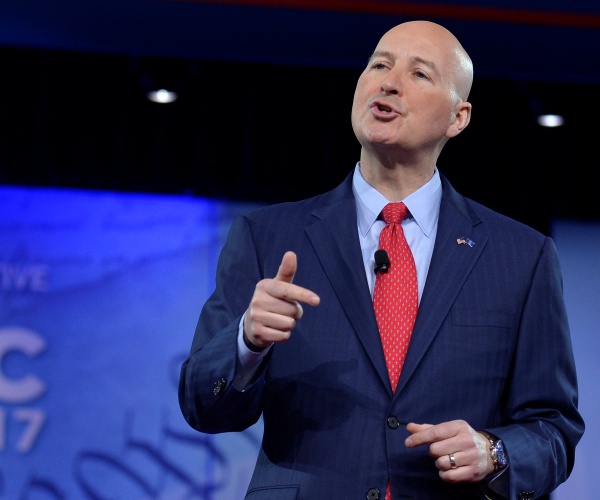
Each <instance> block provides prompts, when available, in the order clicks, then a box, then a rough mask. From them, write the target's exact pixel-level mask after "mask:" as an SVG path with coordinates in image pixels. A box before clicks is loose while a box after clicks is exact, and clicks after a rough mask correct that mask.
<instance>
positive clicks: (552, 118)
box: [537, 115, 565, 127]
mask: <svg viewBox="0 0 600 500" xmlns="http://www.w3.org/2000/svg"><path fill="white" fill-rule="evenodd" d="M537 122H538V124H539V125H541V126H542V127H560V126H561V125H562V124H563V123H564V122H565V120H564V119H563V117H562V116H560V115H539V116H538V118H537Z"/></svg>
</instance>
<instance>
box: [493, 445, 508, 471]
mask: <svg viewBox="0 0 600 500" xmlns="http://www.w3.org/2000/svg"><path fill="white" fill-rule="evenodd" d="M494 451H495V452H496V453H495V455H496V460H497V461H498V465H499V466H500V467H506V466H507V465H508V457H507V456H506V451H504V444H503V443H502V441H500V440H498V441H497V442H496V445H495V446H494Z"/></svg>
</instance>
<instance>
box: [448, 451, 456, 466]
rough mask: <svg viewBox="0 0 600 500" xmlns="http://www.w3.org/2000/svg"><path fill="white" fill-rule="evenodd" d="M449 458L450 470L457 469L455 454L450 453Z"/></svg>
mask: <svg viewBox="0 0 600 500" xmlns="http://www.w3.org/2000/svg"><path fill="white" fill-rule="evenodd" d="M448 458H449V459H450V468H451V469H456V460H455V459H454V453H450V455H448Z"/></svg>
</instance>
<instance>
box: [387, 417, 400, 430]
mask: <svg viewBox="0 0 600 500" xmlns="http://www.w3.org/2000/svg"><path fill="white" fill-rule="evenodd" d="M387 424H388V426H389V427H390V428H391V429H397V428H398V427H399V426H400V420H398V418H397V417H394V416H393V415H392V416H391V417H388V419H387Z"/></svg>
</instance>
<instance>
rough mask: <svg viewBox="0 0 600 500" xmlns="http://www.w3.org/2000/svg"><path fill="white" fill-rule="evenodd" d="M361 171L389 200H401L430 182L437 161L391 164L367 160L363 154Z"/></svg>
mask: <svg viewBox="0 0 600 500" xmlns="http://www.w3.org/2000/svg"><path fill="white" fill-rule="evenodd" d="M360 172H361V174H362V176H363V177H364V179H365V180H366V181H367V182H368V183H369V184H370V185H371V186H373V187H374V188H375V189H377V191H379V192H380V193H381V194H382V195H383V196H385V197H386V198H387V199H388V200H389V201H401V200H403V199H404V198H406V197H407V196H408V195H410V194H412V193H414V192H415V191H416V190H417V189H419V188H420V187H422V186H424V185H425V184H427V182H429V180H430V179H431V178H432V177H433V174H434V172H435V163H434V164H431V165H426V166H425V165H412V164H410V165H404V164H401V163H394V164H391V165H390V164H383V163H381V162H377V161H375V162H373V161H369V160H368V159H367V160H366V161H365V159H364V158H363V157H362V155H361V162H360Z"/></svg>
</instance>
